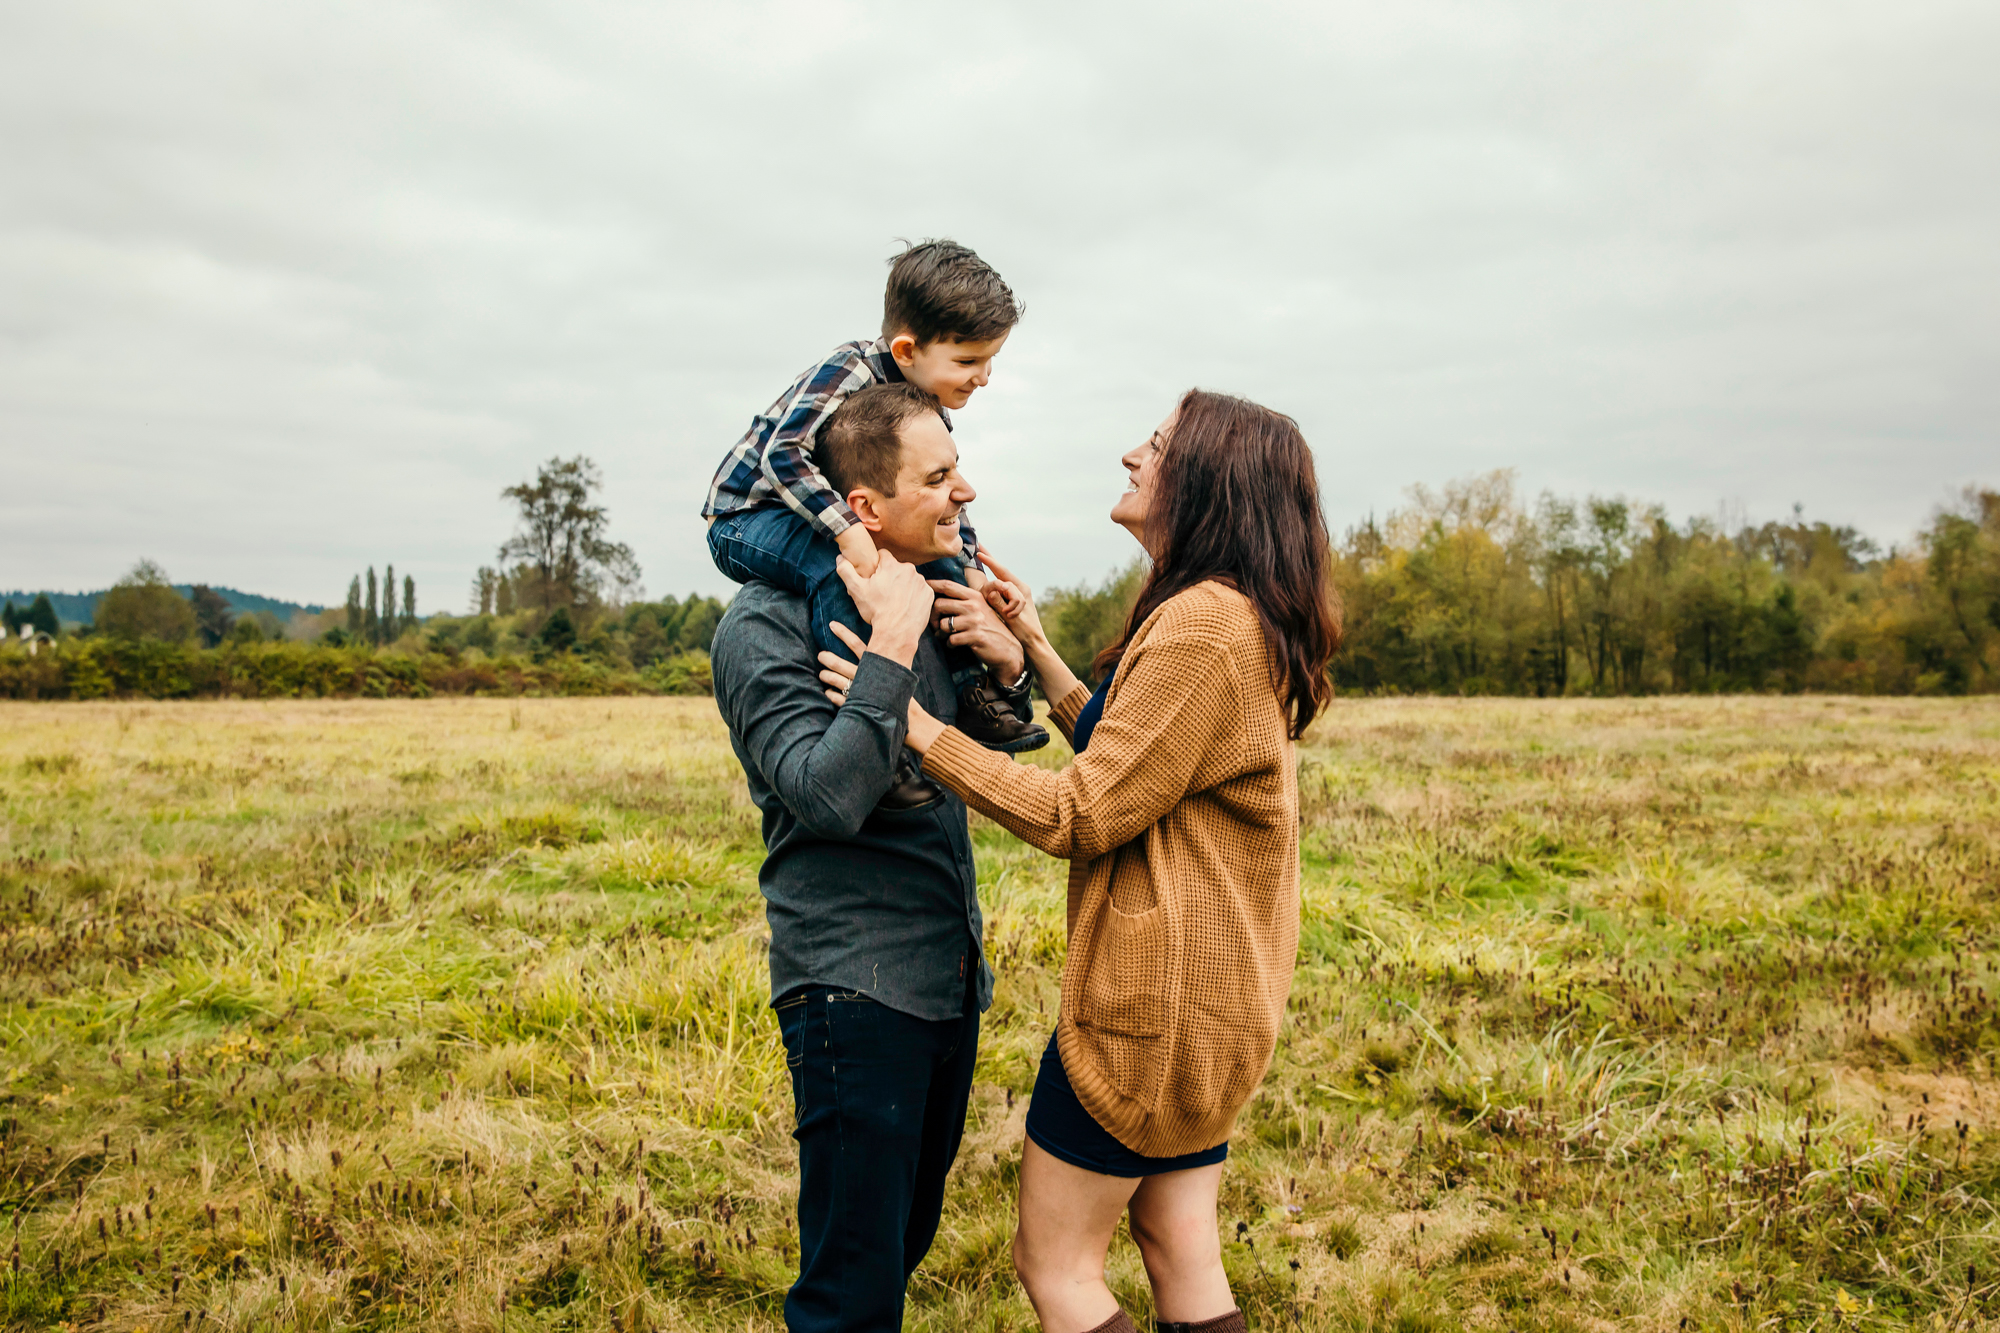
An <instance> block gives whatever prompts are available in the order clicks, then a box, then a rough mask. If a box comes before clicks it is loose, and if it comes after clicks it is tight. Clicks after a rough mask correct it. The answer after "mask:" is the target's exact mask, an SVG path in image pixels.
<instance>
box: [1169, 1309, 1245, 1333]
mask: <svg viewBox="0 0 2000 1333" xmlns="http://www.w3.org/2000/svg"><path fill="white" fill-rule="evenodd" d="M1154 1327H1155V1328H1157V1329H1159V1331H1160V1333H1249V1325H1247V1324H1245V1323H1244V1322H1243V1312H1242V1311H1241V1310H1231V1311H1230V1312H1229V1313H1228V1314H1219V1315H1217V1316H1216V1317H1215V1318H1213V1319H1204V1320H1202V1321H1201V1322H1200V1323H1198V1324H1175V1323H1170V1322H1169V1321H1167V1320H1165V1319H1162V1320H1160V1321H1159V1323H1157V1324H1155V1325H1154Z"/></svg>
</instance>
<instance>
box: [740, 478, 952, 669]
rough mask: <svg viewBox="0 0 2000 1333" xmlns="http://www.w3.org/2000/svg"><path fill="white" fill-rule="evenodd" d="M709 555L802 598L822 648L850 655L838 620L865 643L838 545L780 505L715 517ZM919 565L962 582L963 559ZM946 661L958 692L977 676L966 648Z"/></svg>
mask: <svg viewBox="0 0 2000 1333" xmlns="http://www.w3.org/2000/svg"><path fill="white" fill-rule="evenodd" d="M708 553H709V555H710V557H711V558H713V559H714V561H715V567H716V568H717V569H719V570H721V571H722V572H723V573H724V574H725V575H727V576H728V577H730V578H732V579H734V580H735V581H736V582H738V583H748V582H750V581H751V580H752V579H761V580H763V581H764V582H765V583H768V584H770V585H771V586H772V587H774V588H783V589H784V590H785V591H786V592H795V593H797V594H798V595H799V596H801V597H803V598H805V599H806V614H807V616H808V617H809V618H810V619H811V621H812V633H813V642H814V643H815V644H816V645H817V646H818V647H819V649H820V651H821V652H827V653H833V654H835V655H837V656H840V657H844V658H847V659H848V660H849V661H852V660H853V659H854V650H853V649H852V648H849V647H848V646H847V645H846V644H844V643H842V642H841V641H840V640H839V639H837V638H835V637H834V636H833V629H832V625H833V622H834V621H836V620H838V621H839V622H840V623H841V624H843V625H845V626H847V628H849V629H851V630H853V631H854V632H855V634H857V635H858V636H860V638H861V640H862V642H864V643H865V642H867V641H868V635H869V630H868V622H867V621H865V620H863V619H862V618H861V612H860V611H858V610H856V609H855V606H854V598H853V597H851V596H849V595H848V592H847V585H846V584H845V583H842V582H841V581H840V575H839V573H837V572H836V571H835V569H834V562H835V561H837V560H838V559H839V558H840V548H839V547H837V546H835V545H834V544H833V539H832V538H831V537H827V536H825V535H824V534H822V533H821V532H820V531H819V530H818V529H817V528H815V527H813V525H812V524H810V523H808V522H806V521H805V520H804V519H803V518H800V517H799V516H798V515H797V514H795V513H793V512H792V511H791V510H790V509H788V508H786V507H785V506H784V505H781V504H773V505H760V506H759V507H757V508H756V509H745V510H742V511H740V512H738V513H734V514H724V515H722V516H721V517H720V518H717V519H716V520H715V522H713V523H711V524H709V525H708ZM917 569H918V572H919V573H921V574H922V575H923V576H924V577H925V578H927V579H950V580H951V581H952V582H953V583H964V582H965V565H964V563H963V562H961V561H959V560H955V559H952V558H950V557H946V558H945V559H942V560H933V561H931V562H930V563H929V564H928V565H919V566H918V567H917ZM945 660H946V661H947V662H948V663H950V665H951V677H952V682H953V685H954V686H955V687H956V688H958V689H961V690H962V689H964V688H965V686H967V685H969V684H974V683H977V681H978V680H979V678H980V672H981V670H982V668H981V667H980V664H979V659H978V658H977V657H975V656H973V655H972V653H971V652H970V651H968V650H967V649H964V648H951V647H947V648H946V649H945Z"/></svg>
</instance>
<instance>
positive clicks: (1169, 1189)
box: [1022, 1162, 1236, 1324]
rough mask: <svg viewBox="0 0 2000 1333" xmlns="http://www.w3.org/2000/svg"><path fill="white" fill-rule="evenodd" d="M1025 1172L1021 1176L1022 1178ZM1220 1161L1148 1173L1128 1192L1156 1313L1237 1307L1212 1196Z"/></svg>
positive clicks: (1195, 1313)
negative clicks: (1224, 1262) (1133, 1190)
mask: <svg viewBox="0 0 2000 1333" xmlns="http://www.w3.org/2000/svg"><path fill="white" fill-rule="evenodd" d="M1026 1175H1027V1173H1026V1171H1025V1170H1024V1171H1023V1172H1022V1178H1023V1179H1024V1180H1025V1179H1026ZM1221 1188H1222V1163H1220V1162H1217V1163H1216V1164H1215V1165H1214V1166H1197V1167H1193V1168H1190V1169H1189V1170H1186V1171H1169V1172H1168V1173H1167V1174H1165V1175H1160V1176H1147V1177H1146V1178H1145V1179H1144V1180H1142V1181H1140V1182H1139V1188H1138V1190H1137V1191H1135V1192H1134V1193H1133V1195H1132V1202H1131V1209H1132V1239H1133V1240H1134V1241H1136V1242H1138V1245H1139V1257H1140V1258H1142V1259H1144V1260H1145V1261H1146V1276H1147V1278H1148V1279H1150V1280H1151V1282H1152V1284H1153V1304H1154V1306H1155V1307H1156V1308H1157V1310H1158V1313H1159V1317H1160V1318H1161V1319H1164V1320H1167V1321H1169V1322H1172V1323H1177V1324H1198V1323H1200V1322H1202V1321H1203V1320H1206V1319H1216V1318H1219V1317H1220V1316H1222V1315H1226V1314H1228V1313H1229V1312H1230V1311H1231V1310H1234V1309H1235V1308H1236V1300H1235V1298H1234V1297H1233V1296H1231V1295H1230V1294H1229V1275H1228V1274H1227V1273H1226V1272H1224V1271H1223V1268H1222V1236H1221V1233H1220V1232H1219V1231H1218V1230H1217V1226H1216V1202H1215V1201H1216V1194H1217V1193H1218V1192H1219V1191H1220V1190H1221Z"/></svg>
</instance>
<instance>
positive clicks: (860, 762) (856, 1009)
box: [711, 383, 1032, 1333]
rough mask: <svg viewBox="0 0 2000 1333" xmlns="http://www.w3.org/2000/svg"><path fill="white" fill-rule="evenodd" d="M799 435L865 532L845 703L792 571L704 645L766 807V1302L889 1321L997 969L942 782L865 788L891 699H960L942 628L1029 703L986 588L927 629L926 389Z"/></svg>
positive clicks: (929, 460) (943, 527)
mask: <svg viewBox="0 0 2000 1333" xmlns="http://www.w3.org/2000/svg"><path fill="white" fill-rule="evenodd" d="M817 458H818V461H819V464H820V466H821V468H822V469H823V470H824V471H825V473H826V475H827V476H828V478H829V479H831V480H832V481H833V483H834V485H835V488H836V489H837V490H838V491H839V492H840V493H841V494H842V495H843V496H844V497H845V498H846V500H847V503H848V504H849V505H850V506H851V507H852V509H853V511H854V513H855V515H856V517H857V519H858V521H859V522H860V524H861V525H862V526H863V527H864V528H866V530H867V531H868V533H869V535H870V537H871V539H872V540H873V541H874V543H875V546H876V549H877V552H878V555H879V559H878V561H877V564H876V567H875V570H874V572H873V573H872V574H871V575H870V576H868V577H866V578H863V577H861V576H860V575H859V574H857V573H855V571H854V569H853V567H852V566H851V565H848V564H846V563H845V561H844V560H843V562H842V573H843V577H844V578H846V579H847V581H848V586H849V589H850V591H851V592H852V594H853V596H854V602H855V605H856V607H857V608H858V609H859V610H860V612H861V614H862V615H863V616H864V617H865V618H866V619H867V620H868V622H869V625H870V627H871V628H872V633H871V636H870V638H869V641H868V644H867V647H866V650H865V651H864V652H862V653H861V656H860V658H859V666H858V670H857V671H856V672H855V675H854V680H853V682H852V684H851V685H850V686H849V687H848V689H847V691H846V695H845V699H844V702H840V703H838V704H836V703H835V701H834V699H833V698H831V697H830V696H829V694H828V692H827V691H826V689H825V687H824V685H823V683H822V682H821V680H820V678H819V676H818V664H817V657H816V654H817V649H816V647H815V644H814V636H813V630H812V625H811V618H810V615H809V612H808V609H807V602H806V598H805V597H803V596H801V595H799V594H797V593H793V592H786V591H783V590H781V589H778V588H776V587H773V586H771V585H770V584H766V583H761V582H752V583H749V584H746V585H745V586H744V588H743V589H742V591H740V592H738V593H737V594H736V596H735V598H734V599H733V600H732V601H731V603H730V607H729V611H728V613H727V614H726V615H725V616H724V617H723V619H722V623H721V625H720V626H719V627H718V628H717V630H716V633H715V642H714V645H713V647H712V649H711V652H712V655H713V664H714V673H715V697H716V703H717V704H718V706H719V707H720V708H721V711H722V716H723V720H724V721H725V722H727V723H728V724H729V734H730V740H731V742H732V743H733V744H734V746H735V747H736V755H737V758H738V759H740V760H741V761H742V763H743V771H744V773H745V774H746V775H747V776H748V778H749V780H750V794H751V797H752V799H754V800H755V801H756V803H757V806H758V808H759V809H760V810H762V811H763V815H764V821H763V823H764V829H763V832H764V845H765V848H766V851H767V853H768V854H767V856H766V857H765V860H764V865H763V868H762V869H761V870H760V871H759V873H758V883H759V886H760V887H761V888H762V890H763V893H764V898H765V904H766V906H765V914H766V918H767V920H768V921H769V922H770V926H771V996H772V1006H773V1007H774V1008H775V1009H776V1010H777V1011H778V1019H779V1027H780V1029H781V1031H782V1032H783V1035H784V1041H785V1059H786V1064H787V1065H788V1066H789V1067H790V1069H791V1075H792V1100H793V1105H794V1108H795V1111H796V1114H797V1121H798V1124H797V1128H796V1129H795V1130H794V1131H793V1137H794V1138H796V1139H797V1140H798V1143H799V1251H800V1253H799V1270H800V1271H799V1279H798V1281H797V1283H795V1284H794V1285H793V1287H792V1289H791V1291H790V1293H789V1294H788V1295H787V1296H786V1299H785V1322H786V1325H787V1327H788V1328H790V1329H791V1330H792V1331H793V1333H831V1331H832V1330H841V1331H842V1333H847V1331H850V1330H852V1331H861V1330H867V1331H871V1333H891V1331H893V1330H898V1329H900V1328H901V1327H902V1315H903V1300H904V1288H905V1285H906V1283H907V1281H908V1278H909V1275H910V1274H911V1273H912V1272H914V1271H915V1269H916V1266H917V1264H918V1263H919V1262H921V1261H922V1259H923V1257H924V1254H925V1253H926V1252H927V1251H928V1250H929V1249H930V1244H931V1240H932V1239H933V1237H935V1235H936V1234H937V1225H938V1217H939V1214H940V1212H941V1211H942V1209H943V1205H944V1182H945V1175H946V1173H947V1172H948V1171H949V1170H950V1167H951V1162H952V1159H953V1158H954V1157H955V1156H956V1155H957V1153H958V1145H959V1140H960V1138H961V1137H962V1135H963V1133H964V1128H965V1110H966V1101H967V1097H968V1095H969V1094H970V1091H971V1087H972V1069H973V1063H974V1060H975V1057H976V1054H977V1046H978V1040H979V1016H980V1014H981V1013H982V1012H983V1011H984V1010H985V1009H986V1007H987V1005H988V1004H990V1003H991V1002H992V993H993V981H992V974H991V972H989V971H988V970H987V966H986V960H985V956H984V952H983V949H982V945H981V928H982V927H981V919H980V911H979V898H978V892H977V887H976V881H975V879H974V876H973V866H972V842H971V837H970V834H969V831H968V829H967V826H966V814H965V806H964V805H963V804H962V803H961V802H960V801H959V799H958V798H957V797H956V796H953V795H951V794H950V793H948V792H944V791H942V790H941V789H939V790H938V794H937V795H936V796H935V798H933V799H931V800H930V801H929V802H928V803H926V804H922V805H917V806H914V807H909V808H900V809H899V808H896V807H895V805H894V804H893V803H892V804H891V805H890V806H888V807H884V808H879V809H878V808H877V807H878V802H880V800H881V798H882V796H883V794H884V793H885V792H887V791H888V789H889V787H890V786H891V784H892V783H893V782H894V781H895V772H896V763H897V758H898V756H899V755H900V754H901V753H902V751H903V737H904V734H905V732H906V731H907V729H908V725H909V704H910V700H911V699H912V698H913V697H914V698H915V699H916V700H918V701H919V702H920V703H921V704H922V705H923V706H924V708H925V709H927V710H929V711H932V712H934V713H936V714H937V715H938V716H939V717H942V718H945V719H947V720H949V719H950V718H952V717H953V716H955V715H956V708H957V702H956V696H955V692H954V690H953V688H952V681H951V672H950V669H949V667H948V666H947V665H946V662H945V658H944V652H943V649H942V648H941V646H940V640H941V637H943V638H948V639H949V640H950V641H951V642H953V643H957V644H960V645H963V646H966V647H970V648H971V649H972V650H973V651H974V652H975V653H977V654H978V656H979V658H980V660H981V661H982V662H984V663H985V664H986V666H987V668H988V670H989V671H990V672H991V674H992V677H993V683H994V685H995V686H996V687H997V688H999V689H1000V690H1002V691H1003V692H1004V693H1005V695H1006V697H1007V698H1008V700H1009V702H1010V705H1011V706H1012V707H1013V708H1014V709H1015V710H1016V712H1017V715H1018V716H1020V717H1023V718H1028V717H1031V716H1032V710H1031V707H1030V705H1029V701H1028V693H1027V680H1026V673H1025V669H1024V666H1023V659H1022V652H1021V647H1020V643H1019V641H1018V640H1017V639H1016V638H1015V637H1014V635H1013V634H1012V632H1011V631H1009V630H1008V629H1007V627H1006V626H1005V625H1004V624H1002V623H1001V621H1000V620H999V618H998V616H996V615H994V614H993V613H992V612H991V611H990V610H987V609H985V608H984V607H978V608H975V609H974V611H973V612H972V613H971V614H969V615H966V616H965V617H963V621H962V623H952V624H947V625H941V626H940V627H939V628H940V630H941V631H942V636H941V635H937V634H930V633H927V632H926V631H927V630H928V629H929V628H930V617H931V603H932V596H933V593H932V589H931V587H930V585H929V584H928V583H927V582H926V581H925V580H924V578H923V576H922V575H921V574H920V573H919V572H918V569H917V566H918V565H923V564H929V563H931V562H934V561H938V560H945V559H950V558H954V557H956V556H957V555H958V554H959V552H960V551H961V550H962V543H961V541H960V537H959V527H960V522H961V515H962V513H963V510H964V508H965V506H966V504H968V503H969V502H970V501H971V500H972V498H973V490H972V487H971V486H969V485H968V484H967V483H966V481H965V479H964V478H963V477H962V476H960V475H959V472H958V451H957V447H956V446H955V445H954V444H953V443H952V437H951V433H950V431H948V430H947V429H946V428H945V424H944V420H943V418H942V417H941V416H940V415H939V411H938V401H937V399H935V398H934V397H932V396H931V395H930V394H928V393H926V392H924V391H923V390H921V389H919V388H917V387H916V386H914V385H912V384H906V383H904V384H882V385H876V386H873V387H870V388H867V389H863V390H861V391H860V392H858V393H856V394H854V395H852V396H851V397H850V398H848V399H847V400H846V401H845V402H844V403H842V404H841V406H840V409H839V410H838V411H837V412H836V413H835V414H834V415H833V417H831V418H830V419H829V420H828V422H827V424H826V425H825V427H824V428H823V429H822V431H821V435H820V439H819V444H818V451H817ZM951 586H956V585H951ZM857 646H858V642H857ZM919 776H920V775H919Z"/></svg>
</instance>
